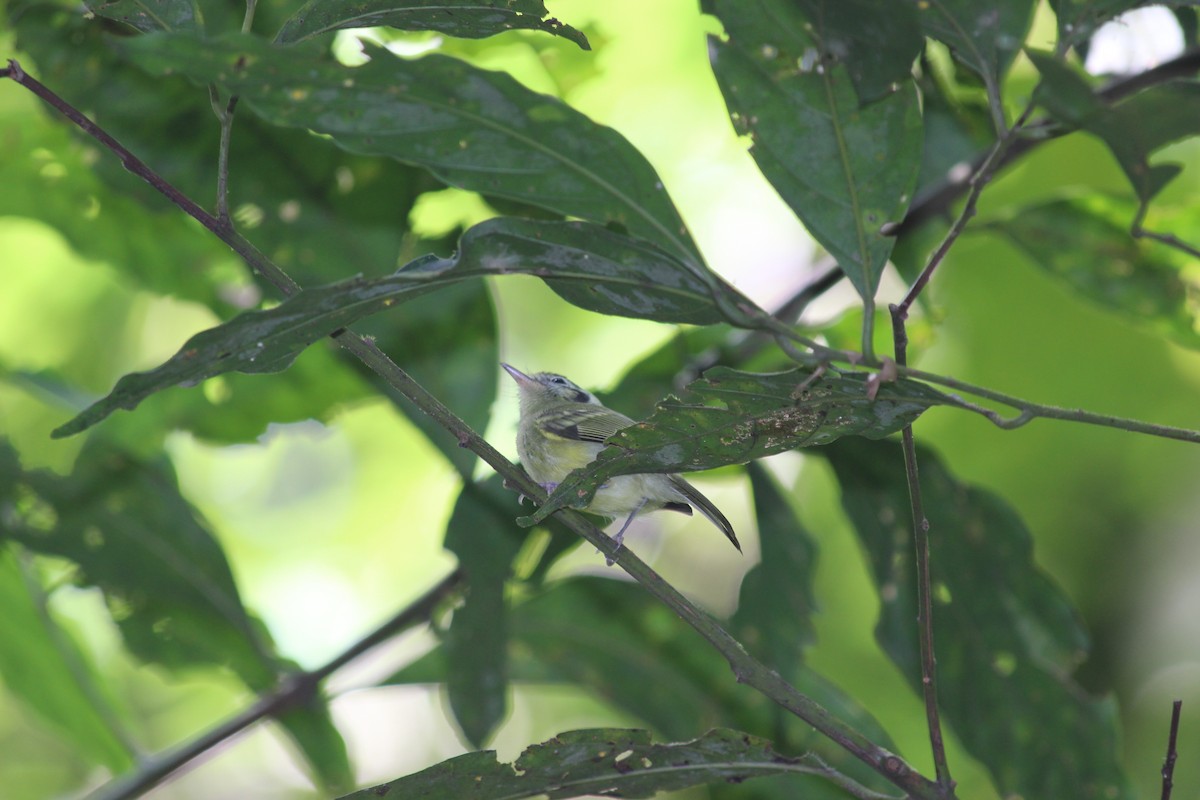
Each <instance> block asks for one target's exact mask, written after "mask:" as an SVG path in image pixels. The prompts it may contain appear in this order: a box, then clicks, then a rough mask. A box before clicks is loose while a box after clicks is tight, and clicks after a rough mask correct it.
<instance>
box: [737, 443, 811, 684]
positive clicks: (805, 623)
mask: <svg viewBox="0 0 1200 800" xmlns="http://www.w3.org/2000/svg"><path fill="white" fill-rule="evenodd" d="M749 473H750V487H751V489H752V490H753V492H754V516H755V520H756V522H757V523H758V541H759V548H760V550H761V551H762V560H761V561H760V562H759V563H758V564H757V565H756V566H755V567H754V568H753V569H751V570H750V571H749V572H748V573H746V577H745V578H743V579H742V589H741V594H740V595H739V598H738V610H737V613H736V614H735V615H734V617H733V625H734V632H735V633H736V634H737V637H738V639H739V640H740V641H741V642H742V643H743V644H745V645H746V646H747V647H748V648H749V649H750V651H751V652H753V653H757V654H759V655H760V657H761V658H762V660H763V661H764V662H765V663H766V664H767V665H768V666H770V667H771V668H772V669H774V670H775V671H776V672H778V673H779V674H780V675H791V674H792V673H793V672H795V671H797V670H798V669H799V668H800V666H801V665H802V664H803V663H804V655H803V654H804V649H805V648H806V647H807V646H808V645H810V644H812V642H813V639H814V637H815V632H814V630H813V623H812V616H813V614H814V612H815V610H816V601H815V599H814V597H813V574H814V572H815V570H816V566H817V543H816V541H814V540H813V538H812V536H811V535H810V534H809V532H808V531H807V530H805V528H804V526H803V525H801V524H800V520H798V519H797V518H796V512H795V511H793V510H792V508H791V506H790V505H789V504H788V501H787V498H786V497H784V495H783V493H782V492H781V491H780V489H779V486H778V485H776V483H775V479H774V478H772V477H771V475H770V474H769V473H768V472H767V471H766V469H764V468H763V467H762V466H761V465H759V464H757V463H751V464H750V468H749Z"/></svg>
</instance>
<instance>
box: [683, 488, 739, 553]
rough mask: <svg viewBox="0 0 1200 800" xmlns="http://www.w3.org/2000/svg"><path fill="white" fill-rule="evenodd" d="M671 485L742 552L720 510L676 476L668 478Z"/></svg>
mask: <svg viewBox="0 0 1200 800" xmlns="http://www.w3.org/2000/svg"><path fill="white" fill-rule="evenodd" d="M669 477H670V479H671V485H672V486H673V487H674V488H675V489H676V490H677V491H678V492H679V493H680V494H681V495H683V497H684V498H685V499H686V500H687V501H688V502H689V503H691V504H692V505H694V506H695V507H696V508H698V509H699V510H700V513H701V514H703V515H704V516H706V517H708V521H709V522H711V523H712V524H713V525H716V526H717V528H719V529H720V531H721V533H723V534H725V538H727V539H729V541H731V542H733V546H734V547H736V548H737V549H738V552H739V553H740V552H742V546H741V544H739V543H738V540H737V534H735V533H734V532H733V526H732V525H730V524H729V520H727V519H725V515H724V514H722V513H721V511H720V509H718V508H717V507H716V506H714V505H713V503H712V501H711V500H709V499H708V498H707V497H705V496H704V495H702V494H700V490H699V489H697V488H696V487H695V486H692V485H691V484H690V483H688V482H687V481H685V480H684V479H683V478H681V477H679V476H678V475H671V476H669Z"/></svg>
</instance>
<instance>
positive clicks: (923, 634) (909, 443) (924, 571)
mask: <svg viewBox="0 0 1200 800" xmlns="http://www.w3.org/2000/svg"><path fill="white" fill-rule="evenodd" d="M889 311H891V314H892V339H893V340H894V342H895V353H896V365H897V366H900V367H903V366H905V365H906V364H907V363H908V331H907V330H906V329H905V327H904V313H903V312H902V311H901V310H900V309H899V308H898V307H897V306H896V305H891V306H889ZM901 435H902V440H903V450H904V474H905V475H906V476H907V477H908V499H909V504H910V505H911V507H912V522H913V546H914V548H915V550H916V565H917V609H918V611H917V629H918V642H919V644H920V651H921V695H922V698H923V699H924V701H925V725H926V727H927V728H928V730H929V746H930V749H931V750H932V751H933V767H934V771H935V774H936V775H937V782H938V786H939V787H940V788H941V789H942V791H943V792H944V793H945V794H946V796H949V795H951V794H953V793H954V786H955V783H954V779H953V778H952V777H950V762H949V761H947V760H946V743H945V741H944V740H943V738H942V720H941V715H940V714H939V712H938V701H937V655H936V653H935V652H934V649H933V580H932V578H931V576H930V569H929V518H928V517H927V516H925V509H924V503H922V501H921V481H920V476H919V474H918V471H917V447H916V444H915V442H914V441H913V431H912V425H905V426H904V431H903V432H902V434H901Z"/></svg>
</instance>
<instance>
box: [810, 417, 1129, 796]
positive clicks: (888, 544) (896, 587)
mask: <svg viewBox="0 0 1200 800" xmlns="http://www.w3.org/2000/svg"><path fill="white" fill-rule="evenodd" d="M823 452H824V454H825V455H827V456H828V457H829V460H830V463H831V464H832V465H833V469H834V471H835V473H836V474H837V477H838V480H839V482H840V483H841V485H842V505H843V507H844V508H845V510H846V513H847V515H848V516H849V517H850V519H851V521H852V522H853V523H854V526H855V528H856V530H857V532H858V535H859V537H860V538H861V539H862V542H863V546H864V547H865V549H866V552H867V554H868V556H869V558H870V561H871V568H872V571H873V573H874V577H875V582H876V585H877V586H878V587H879V589H880V594H881V599H882V608H881V616H880V621H879V625H878V626H877V628H876V636H877V638H878V639H879V641H880V643H881V644H882V646H883V648H884V650H885V651H886V652H887V653H888V655H889V656H890V657H891V658H892V660H893V661H894V662H896V664H897V665H898V666H899V667H900V669H901V671H902V672H903V673H904V675H905V676H906V677H907V678H908V680H909V682H910V683H911V684H912V686H913V688H914V691H917V692H918V693H919V692H920V686H921V677H920V666H919V656H918V646H917V626H916V623H915V620H916V619H917V605H916V596H917V593H916V584H915V575H916V572H915V567H914V564H913V549H912V547H913V546H912V538H911V531H910V527H911V519H912V516H911V513H910V511H909V499H908V485H907V480H906V478H905V472H904V460H903V457H902V454H901V451H900V447H899V446H898V445H896V444H894V443H887V442H867V441H863V440H861V439H850V440H843V441H841V442H838V443H837V444H836V445H835V446H833V447H830V448H827V449H825V450H824V451H823ZM918 462H919V464H920V478H921V492H922V499H923V503H924V508H925V513H926V516H927V517H928V519H929V522H930V525H931V528H930V537H931V539H930V542H931V543H930V548H931V553H932V555H931V570H932V583H933V593H934V598H935V605H934V610H933V622H934V635H935V650H936V655H937V671H938V697H939V704H940V705H941V707H942V710H943V714H944V719H947V720H949V722H950V723H951V724H952V725H953V726H954V729H955V731H956V732H957V734H958V737H959V738H960V740H961V741H962V742H963V744H964V745H965V746H966V748H967V750H968V751H969V752H970V753H971V754H972V755H974V756H975V757H976V758H977V759H979V760H980V761H981V762H982V763H983V764H984V765H985V766H986V767H987V768H988V770H989V771H990V772H991V774H992V777H993V779H994V780H995V782H996V785H997V787H998V788H999V790H1000V793H1001V794H1002V795H1005V796H1009V795H1013V796H1017V795H1019V796H1023V797H1072V798H1080V799H1081V800H1087V799H1089V798H1095V800H1099V799H1100V798H1128V797H1131V793H1130V790H1129V787H1128V786H1127V784H1126V782H1125V777H1124V776H1123V775H1122V773H1121V771H1120V768H1119V767H1118V764H1119V763H1120V759H1119V758H1118V752H1117V742H1116V737H1117V722H1118V720H1117V715H1116V708H1115V705H1114V704H1113V702H1112V701H1111V699H1108V700H1098V699H1094V698H1092V697H1089V696H1088V695H1087V693H1086V692H1085V691H1084V690H1083V688H1082V687H1080V686H1079V685H1077V684H1076V683H1075V682H1074V681H1072V680H1071V677H1070V675H1071V673H1072V672H1073V671H1074V669H1075V668H1076V667H1077V666H1078V665H1079V664H1080V662H1081V661H1082V660H1083V659H1084V658H1085V657H1086V655H1087V650H1088V640H1087V635H1086V633H1085V632H1084V630H1083V628H1082V627H1081V626H1080V623H1079V620H1078V618H1077V616H1076V613H1075V610H1074V609H1073V608H1072V606H1071V604H1070V602H1069V600H1068V598H1067V597H1066V595H1065V594H1064V593H1063V592H1062V590H1060V589H1059V588H1058V587H1057V586H1055V585H1054V583H1052V582H1051V580H1050V579H1049V578H1048V577H1047V576H1046V575H1045V573H1043V572H1042V571H1041V570H1040V569H1038V568H1037V566H1036V565H1035V564H1034V562H1033V553H1032V541H1031V539H1030V535H1029V531H1028V530H1026V528H1025V526H1024V524H1022V522H1021V520H1020V518H1019V517H1018V516H1017V514H1016V512H1015V511H1014V510H1013V509H1012V508H1011V507H1010V506H1009V505H1008V504H1007V503H1005V502H1004V501H1003V500H1002V499H1001V498H999V497H997V496H996V495H993V494H991V493H989V492H986V491H984V490H982V489H978V488H976V487H973V486H970V485H966V484H963V483H960V482H959V481H957V480H956V479H955V478H954V476H953V475H951V474H950V473H949V472H948V471H947V469H946V468H945V466H944V465H943V464H942V463H941V461H940V460H939V459H938V458H937V457H936V456H935V455H934V454H933V453H932V452H930V451H928V450H920V451H919V452H918ZM981 720H987V724H981ZM1064 743H1069V744H1070V746H1069V747H1064Z"/></svg>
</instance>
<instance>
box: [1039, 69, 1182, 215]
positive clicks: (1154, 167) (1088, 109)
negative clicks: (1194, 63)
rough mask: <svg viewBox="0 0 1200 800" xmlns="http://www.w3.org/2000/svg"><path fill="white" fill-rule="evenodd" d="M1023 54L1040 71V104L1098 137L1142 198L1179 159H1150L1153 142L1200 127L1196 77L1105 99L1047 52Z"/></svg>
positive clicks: (1160, 144) (1155, 145) (1157, 187)
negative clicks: (1157, 161)
mask: <svg viewBox="0 0 1200 800" xmlns="http://www.w3.org/2000/svg"><path fill="white" fill-rule="evenodd" d="M1029 58H1030V59H1031V60H1032V61H1033V63H1034V64H1035V65H1036V66H1037V68H1038V71H1039V72H1040V73H1041V74H1042V81H1041V83H1040V84H1039V85H1038V95H1037V97H1038V100H1039V102H1040V103H1041V105H1042V106H1044V107H1045V108H1046V110H1048V111H1049V112H1050V113H1051V114H1053V115H1054V117H1055V118H1056V119H1058V120H1059V121H1060V122H1062V123H1064V124H1066V125H1068V126H1070V127H1072V128H1079V129H1082V130H1085V131H1087V132H1089V133H1091V134H1093V135H1095V136H1097V137H1098V138H1099V139H1100V140H1101V141H1103V142H1104V144H1105V145H1106V146H1107V147H1108V149H1109V150H1111V151H1112V154H1113V156H1114V157H1115V158H1116V159H1117V163H1118V164H1120V165H1121V169H1123V170H1124V171H1125V176H1126V177H1127V178H1128V179H1129V182H1130V183H1131V184H1132V185H1133V189H1134V192H1135V193H1136V194H1137V196H1138V199H1139V200H1141V201H1142V203H1143V204H1146V203H1149V202H1150V200H1151V199H1152V198H1153V197H1154V196H1155V195H1156V194H1158V192H1159V191H1161V190H1162V188H1163V187H1164V186H1166V185H1167V183H1168V182H1169V181H1171V180H1172V179H1173V178H1174V177H1175V176H1176V175H1178V174H1179V172H1180V170H1181V167H1180V165H1178V164H1170V163H1166V164H1150V163H1149V158H1150V155H1151V154H1152V153H1154V152H1155V151H1156V150H1158V149H1159V148H1162V147H1164V146H1166V145H1168V144H1171V143H1172V142H1176V141H1178V140H1180V139H1184V138H1187V137H1191V136H1195V135H1196V134H1198V133H1200V113H1197V108H1200V81H1182V80H1177V81H1171V82H1170V83H1165V84H1161V85H1158V86H1154V87H1151V88H1149V89H1145V90H1143V91H1141V92H1138V93H1137V94H1135V95H1133V96H1132V97H1129V98H1128V99H1126V100H1122V101H1121V102H1119V103H1116V104H1114V105H1108V104H1106V103H1105V102H1104V101H1103V100H1101V99H1100V98H1099V97H1097V96H1096V95H1095V94H1094V93H1093V91H1092V88H1091V86H1089V85H1088V83H1087V81H1086V80H1084V78H1083V76H1082V75H1080V74H1079V73H1077V72H1075V70H1073V69H1072V68H1071V67H1068V66H1067V65H1066V64H1064V63H1062V62H1061V61H1059V60H1058V59H1056V58H1054V56H1052V55H1051V54H1049V53H1042V52H1038V51H1034V50H1031V51H1029ZM1147 120H1153V121H1154V124H1152V125H1151V124H1147Z"/></svg>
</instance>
